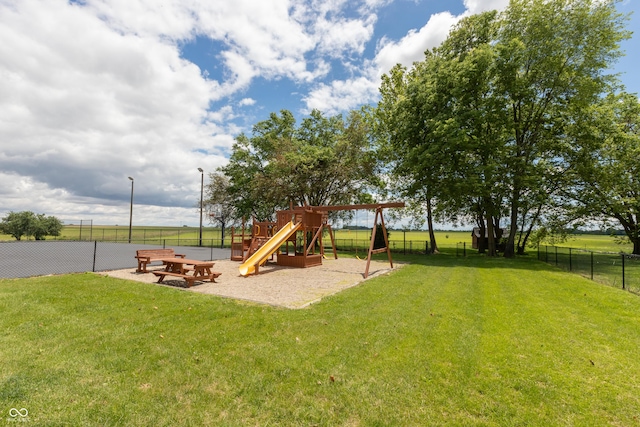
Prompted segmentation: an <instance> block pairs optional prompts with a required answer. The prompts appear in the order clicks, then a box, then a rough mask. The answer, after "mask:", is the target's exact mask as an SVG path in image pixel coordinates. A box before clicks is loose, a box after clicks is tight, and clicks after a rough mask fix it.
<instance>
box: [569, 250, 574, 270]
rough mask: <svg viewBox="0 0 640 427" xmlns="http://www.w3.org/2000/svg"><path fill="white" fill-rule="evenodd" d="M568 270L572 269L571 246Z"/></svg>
mask: <svg viewBox="0 0 640 427" xmlns="http://www.w3.org/2000/svg"><path fill="white" fill-rule="evenodd" d="M569 271H573V265H572V264H571V248H569Z"/></svg>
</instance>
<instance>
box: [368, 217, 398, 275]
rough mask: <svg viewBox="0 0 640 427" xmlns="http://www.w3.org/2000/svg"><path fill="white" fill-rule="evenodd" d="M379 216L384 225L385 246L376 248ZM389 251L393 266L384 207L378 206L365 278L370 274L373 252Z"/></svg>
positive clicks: (390, 261)
mask: <svg viewBox="0 0 640 427" xmlns="http://www.w3.org/2000/svg"><path fill="white" fill-rule="evenodd" d="M378 216H380V224H381V225H382V235H383V236H384V248H378V249H374V248H373V247H374V246H375V241H376V231H377V230H378ZM382 252H386V253H387V258H388V259H389V265H391V268H393V260H392V259H391V249H390V248H389V238H388V236H387V228H386V227H385V226H384V218H383V217H382V207H378V208H376V216H375V219H374V220H373V229H372V231H371V242H370V243H369V253H368V255H367V267H366V269H365V270H364V278H365V279H366V278H367V277H368V276H369V265H370V264H371V256H372V255H373V254H381V253H382Z"/></svg>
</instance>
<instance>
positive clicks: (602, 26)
mask: <svg viewBox="0 0 640 427" xmlns="http://www.w3.org/2000/svg"><path fill="white" fill-rule="evenodd" d="M615 3H616V1H606V0H605V1H600V0H512V1H511V3H510V5H509V7H508V8H507V9H506V10H505V12H503V13H501V14H498V13H496V12H486V13H483V14H481V15H477V16H472V17H468V18H466V19H463V20H462V21H460V23H459V24H458V25H457V26H456V27H455V28H454V29H453V30H452V32H451V33H450V35H449V37H448V38H447V40H445V42H443V44H442V45H441V46H439V47H437V48H435V49H433V50H431V51H429V52H426V57H425V60H424V61H422V62H420V63H417V64H414V67H413V68H412V69H411V70H409V71H404V70H402V69H401V68H396V69H394V70H393V71H392V72H391V73H390V74H389V75H388V76H386V77H385V78H384V79H383V85H382V88H381V92H382V101H381V103H380V107H379V108H380V109H381V110H382V111H383V114H382V117H383V120H387V122H388V127H387V130H388V133H387V134H385V135H384V136H383V138H382V139H383V140H385V141H388V144H389V146H390V148H387V149H386V151H385V152H387V153H395V158H392V160H393V163H392V165H393V166H392V172H393V174H395V175H400V174H404V176H405V177H408V179H406V180H405V182H406V187H405V188H406V189H408V190H409V191H408V193H407V194H408V195H413V196H416V197H424V195H425V194H428V197H427V198H428V199H430V200H436V201H437V206H438V209H439V210H440V212H443V213H446V214H447V215H448V216H449V218H454V217H458V215H461V216H463V217H467V218H474V219H475V220H476V222H477V223H478V225H479V226H480V227H481V228H483V227H486V229H487V231H488V233H487V234H488V235H489V240H490V241H489V243H488V245H487V246H488V247H487V249H488V252H489V254H490V255H494V254H495V241H491V240H492V239H493V238H494V235H495V236H497V235H498V233H497V232H494V229H495V230H497V229H499V228H500V222H501V220H502V219H503V218H504V216H506V217H507V218H508V222H509V224H510V228H509V233H508V236H507V237H508V238H507V244H506V247H505V253H504V255H505V256H507V257H509V256H513V255H514V254H515V251H516V245H517V249H518V251H522V250H524V249H523V248H524V245H525V242H526V240H527V238H528V236H529V234H530V232H531V229H532V227H533V226H535V224H536V223H538V222H539V221H540V213H541V212H543V211H544V209H545V206H547V205H551V204H552V203H554V202H555V199H554V198H553V195H554V194H553V192H552V193H549V191H550V190H553V191H555V190H558V189H559V188H561V187H562V185H563V182H564V181H563V180H564V179H565V175H566V174H565V172H566V171H567V170H568V169H569V168H570V167H571V166H570V165H569V164H568V162H567V152H568V150H569V148H570V147H569V146H568V145H569V140H568V136H567V132H566V127H567V126H568V125H569V124H570V123H572V122H574V121H575V120H576V116H577V115H579V114H580V111H582V110H584V109H588V108H589V106H590V105H592V104H593V103H595V102H597V101H598V99H600V97H601V96H602V95H603V94H606V93H608V92H610V91H611V90H612V89H613V86H612V83H613V82H615V79H614V78H613V77H612V76H608V75H607V73H606V71H607V69H609V68H610V65H611V64H612V62H613V61H614V60H615V59H616V58H618V57H619V55H620V51H619V43H620V41H621V40H622V39H624V38H626V37H628V32H626V31H624V29H623V23H624V19H625V18H624V17H623V16H622V15H620V14H618V13H617V12H616V9H615ZM424 175H427V178H424ZM516 238H517V243H516Z"/></svg>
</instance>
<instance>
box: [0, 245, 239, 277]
mask: <svg viewBox="0 0 640 427" xmlns="http://www.w3.org/2000/svg"><path fill="white" fill-rule="evenodd" d="M158 247H171V248H173V249H174V250H175V252H176V253H181V254H185V255H186V257H187V258H192V259H199V260H207V261H208V260H217V259H228V258H229V257H230V255H231V253H230V251H229V250H228V249H220V248H215V247H193V246H163V244H159V245H142V244H139V243H131V244H129V243H113V242H97V241H93V242H88V241H82V242H78V241H60V240H51V241H49V240H45V241H20V242H4V243H0V278H19V277H31V276H44V275H49V274H67V273H84V272H87V271H93V272H95V271H107V270H118V269H123V268H134V267H136V266H137V261H136V259H135V255H136V250H137V249H153V248H158Z"/></svg>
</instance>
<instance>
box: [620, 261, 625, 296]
mask: <svg viewBox="0 0 640 427" xmlns="http://www.w3.org/2000/svg"><path fill="white" fill-rule="evenodd" d="M620 255H621V256H622V289H625V283H624V254H620Z"/></svg>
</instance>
